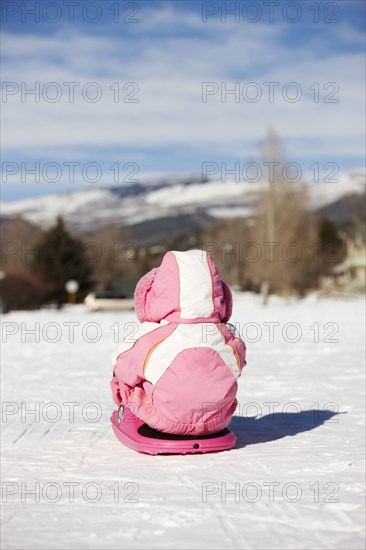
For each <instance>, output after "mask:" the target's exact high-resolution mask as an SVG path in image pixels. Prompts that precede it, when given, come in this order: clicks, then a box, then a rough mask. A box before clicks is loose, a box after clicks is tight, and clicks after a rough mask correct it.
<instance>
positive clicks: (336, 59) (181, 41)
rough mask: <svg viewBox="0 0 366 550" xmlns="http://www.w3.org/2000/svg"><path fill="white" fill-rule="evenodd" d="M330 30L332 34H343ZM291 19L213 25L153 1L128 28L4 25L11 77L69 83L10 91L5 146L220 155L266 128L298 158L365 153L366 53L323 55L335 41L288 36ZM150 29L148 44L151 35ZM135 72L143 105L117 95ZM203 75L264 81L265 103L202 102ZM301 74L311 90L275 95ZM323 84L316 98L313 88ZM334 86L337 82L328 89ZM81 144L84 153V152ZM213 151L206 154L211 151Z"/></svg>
mask: <svg viewBox="0 0 366 550" xmlns="http://www.w3.org/2000/svg"><path fill="white" fill-rule="evenodd" d="M175 27H176V28H180V29H191V30H196V31H197V30H198V31H199V30H200V29H201V30H202V33H201V34H199V33H198V32H195V33H194V34H190V35H188V36H185V37H182V36H179V33H178V36H172V35H170V34H168V33H167V34H166V36H164V33H163V34H162V36H160V37H159V36H157V35H151V32H152V31H153V30H154V29H155V30H156V31H158V30H159V29H162V28H169V29H173V28H175ZM336 31H337V32H338V33H339V36H340V40H342V41H350V43H356V42H357V43H359V36H358V34H357V33H354V35H352V33H351V29H350V27H349V26H347V25H344V26H342V25H341V24H338V25H337V29H336ZM336 31H332V32H336ZM285 33H286V27H285V26H283V25H276V26H274V25H272V26H271V25H263V24H256V25H250V26H246V27H245V32H244V29H243V27H242V26H238V25H235V24H226V25H222V24H221V23H217V22H216V23H211V24H210V26H209V27H208V26H205V25H204V24H203V23H202V22H201V21H200V18H199V16H197V15H194V14H189V13H186V12H179V13H178V12H177V11H176V10H175V9H173V8H171V7H166V8H165V9H163V10H161V11H160V12H157V11H156V12H154V11H151V12H150V15H149V16H148V17H145V22H141V23H140V24H138V25H136V33H135V35H136V36H135V37H134V38H135V39H134V38H131V35H130V34H129V35H123V33H121V35H120V36H116V35H115V34H112V35H110V36H107V35H103V36H101V35H86V34H80V31H79V30H77V29H76V28H75V27H74V28H71V29H69V30H67V31H62V32H58V33H55V34H54V35H53V36H40V35H38V36H35V35H32V36H25V35H23V36H19V35H16V36H15V35H12V34H9V33H6V34H5V33H4V34H3V37H2V38H3V53H4V62H3V80H4V81H14V82H27V84H28V86H29V87H32V86H34V82H35V81H37V82H40V83H41V85H42V84H44V83H48V82H57V83H58V84H59V85H60V86H61V90H62V92H63V96H62V99H61V100H60V101H59V102H57V103H47V102H45V101H44V100H42V99H41V101H40V103H35V102H34V100H33V99H32V98H31V97H29V98H28V100H27V101H26V102H25V103H21V102H20V96H19V94H17V95H16V96H13V97H9V98H8V102H7V103H6V104H3V127H4V135H3V138H4V139H3V147H4V154H5V156H6V157H8V158H10V157H11V155H14V156H15V155H17V156H20V157H21V156H23V157H25V156H26V157H28V156H31V155H35V154H39V152H40V151H42V155H43V156H45V157H48V158H53V159H56V158H57V157H55V156H54V155H59V156H60V157H62V156H63V157H64V156H65V154H68V152H69V151H70V150H71V151H73V150H74V151H78V150H80V151H84V152H85V151H87V150H88V149H98V148H103V149H106V148H122V149H123V148H126V147H128V148H133V149H137V150H142V151H143V150H144V149H148V148H159V147H160V148H168V147H171V146H176V147H179V148H183V149H184V148H194V149H196V150H197V151H201V152H202V155H203V156H204V158H205V159H206V157H207V155H208V153H207V152H208V151H212V153H215V154H217V153H220V152H221V153H222V154H223V155H241V156H243V155H245V154H246V153H251V152H252V150H253V145H255V144H256V142H257V141H258V140H259V139H261V138H262V137H263V135H264V134H265V132H266V130H267V128H268V126H269V125H270V126H273V127H274V128H276V129H277V131H278V132H279V134H280V135H281V137H283V138H284V139H285V140H287V146H288V149H289V154H290V155H292V156H301V155H304V156H309V155H322V156H324V155H325V156H326V155H328V156H329V159H330V160H331V159H332V157H333V156H336V155H346V156H347V155H350V156H354V155H362V154H363V130H364V128H363V113H364V104H363V86H364V80H363V79H364V73H363V56H362V55H361V54H359V53H352V52H350V53H337V52H333V53H332V52H330V51H328V48H327V47H324V53H323V55H322V56H320V55H319V47H321V45H322V44H326V40H325V39H323V38H322V36H319V37H318V39H317V42H316V44H315V46H314V47H313V46H311V45H309V47H308V48H307V49H306V50H300V49H297V50H295V49H293V48H290V47H288V46H286V45H285V42H284V37H285ZM149 39H150V42H149ZM70 81H74V82H80V84H81V86H80V87H79V88H78V89H80V88H81V87H82V85H84V84H85V83H88V82H92V81H94V82H97V83H98V85H99V86H100V87H101V89H102V92H103V95H102V98H101V100H100V101H99V102H97V103H88V102H86V101H84V100H82V99H81V98H80V96H79V94H77V96H76V97H77V99H76V101H75V103H73V104H71V103H69V102H68V100H67V93H68V90H67V87H66V86H64V85H63V83H64V82H70ZM116 81H118V82H121V83H125V82H129V81H130V82H136V83H137V84H138V85H139V93H138V94H137V97H138V98H139V103H137V104H135V103H122V102H120V103H115V102H114V101H113V93H112V91H111V90H110V89H109V87H110V86H111V85H112V84H113V82H116ZM203 81H215V82H217V83H218V84H219V85H220V83H221V82H225V83H226V86H227V88H228V89H230V88H232V87H233V86H234V85H235V82H241V83H242V84H245V83H246V82H248V81H256V82H258V83H259V84H260V85H261V87H262V93H263V94H264V95H263V98H262V99H261V100H260V101H259V102H258V103H249V102H245V101H244V100H243V99H241V100H240V102H239V103H235V102H234V101H233V100H232V99H231V98H232V96H227V102H226V103H222V102H221V101H220V94H216V95H215V96H214V97H211V98H209V100H208V102H207V103H202V100H201V88H202V82H203ZM290 81H295V82H297V83H298V85H299V86H301V89H302V91H303V97H302V99H301V100H300V101H299V102H298V103H289V102H286V101H284V99H283V98H282V95H281V93H280V92H278V88H276V96H275V97H276V100H275V101H274V103H270V102H269V101H268V88H267V87H265V86H263V82H280V84H281V86H280V89H282V87H283V85H285V84H286V83H288V82H290ZM315 82H319V84H320V94H321V96H320V99H321V101H320V102H319V103H314V100H313V97H312V94H313V92H312V91H311V90H309V89H308V88H309V86H311V85H312V84H313V83H315ZM326 82H336V83H337V85H339V88H340V89H339V92H338V93H337V94H336V96H335V97H336V98H338V99H339V102H338V103H335V104H331V103H324V102H323V99H324V95H325V93H326V92H325V91H324V90H322V86H323V84H324V83H326ZM330 91H331V88H330V89H328V93H329V92H330ZM76 154H77V153H76ZM207 160H209V159H207Z"/></svg>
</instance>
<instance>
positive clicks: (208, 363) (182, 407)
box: [111, 250, 246, 435]
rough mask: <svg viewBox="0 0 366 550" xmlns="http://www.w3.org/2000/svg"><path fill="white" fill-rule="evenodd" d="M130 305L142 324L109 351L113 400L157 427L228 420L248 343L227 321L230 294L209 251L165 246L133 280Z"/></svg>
mask: <svg viewBox="0 0 366 550" xmlns="http://www.w3.org/2000/svg"><path fill="white" fill-rule="evenodd" d="M135 309H136V314H137V317H138V318H139V320H140V321H141V323H142V324H141V325H140V326H139V327H138V328H137V330H136V331H135V333H134V334H133V335H130V336H129V337H127V338H126V339H125V340H124V341H123V342H122V343H120V344H119V346H118V348H117V351H116V353H115V354H114V356H113V363H114V377H113V379H112V382H111V387H112V392H113V397H114V401H115V402H116V403H117V404H118V405H120V404H121V403H122V404H123V405H125V406H127V407H130V409H131V410H132V412H134V414H135V415H136V416H138V417H139V418H141V419H142V420H143V421H144V422H145V423H146V424H148V425H149V426H150V427H152V428H155V429H156V430H159V431H162V432H167V433H173V434H183V435H203V434H209V433H215V432H219V431H220V430H222V429H224V428H226V427H227V426H228V424H229V423H230V420H231V417H232V415H233V413H234V410H235V408H236V405H237V401H236V392H237V378H238V377H239V376H240V374H241V371H242V368H243V366H244V365H245V351H246V350H245V345H244V342H243V341H242V340H241V339H240V338H238V337H236V336H234V334H233V332H232V330H231V329H230V328H229V326H228V325H226V322H227V321H228V320H229V319H230V316H231V312H232V296H231V292H230V290H229V287H228V286H227V285H226V284H225V283H224V282H223V281H222V280H221V278H220V276H219V274H218V271H217V267H216V265H215V263H214V261H213V260H212V258H211V256H210V255H209V254H207V253H206V252H205V251H202V250H190V251H188V252H176V251H170V252H167V253H166V254H165V256H164V258H163V261H162V264H161V266H160V267H159V268H154V269H152V270H151V271H149V272H148V273H147V274H146V275H144V277H142V278H141V279H140V281H139V282H138V284H137V286H136V290H135ZM232 328H233V327H232Z"/></svg>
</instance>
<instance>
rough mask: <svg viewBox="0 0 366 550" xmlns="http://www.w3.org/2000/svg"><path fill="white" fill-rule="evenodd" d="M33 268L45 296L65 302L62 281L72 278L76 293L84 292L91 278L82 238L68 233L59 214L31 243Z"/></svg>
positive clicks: (88, 286) (89, 286)
mask: <svg viewBox="0 0 366 550" xmlns="http://www.w3.org/2000/svg"><path fill="white" fill-rule="evenodd" d="M35 249H36V254H35V260H34V263H33V270H34V271H35V272H36V273H37V274H39V275H40V276H41V277H42V281H43V284H44V285H45V287H46V289H47V291H46V297H47V299H49V300H51V299H53V300H57V301H58V302H59V303H62V302H64V301H66V298H67V295H66V291H65V283H66V281H68V280H70V279H75V280H76V281H77V282H78V283H79V285H80V286H79V292H80V293H81V294H85V293H86V292H87V291H88V290H90V288H91V286H92V284H93V281H92V279H91V276H92V268H91V265H90V263H89V262H88V261H87V260H86V258H85V257H84V244H83V241H81V240H80V239H78V238H76V237H74V236H72V235H71V233H70V232H69V231H68V230H67V229H66V227H65V224H64V221H63V219H62V217H61V216H58V218H57V220H56V224H55V225H54V226H53V227H51V228H50V229H49V230H48V231H46V232H45V233H44V234H43V236H42V237H41V238H40V240H39V241H38V242H37V243H36V245H35Z"/></svg>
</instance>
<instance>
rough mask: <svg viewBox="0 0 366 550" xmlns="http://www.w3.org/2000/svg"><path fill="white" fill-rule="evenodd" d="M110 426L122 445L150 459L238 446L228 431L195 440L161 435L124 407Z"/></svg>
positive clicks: (112, 419)
mask: <svg viewBox="0 0 366 550" xmlns="http://www.w3.org/2000/svg"><path fill="white" fill-rule="evenodd" d="M111 422H112V427H113V431H114V433H115V434H116V436H117V438H118V439H119V440H120V441H121V443H123V444H124V445H126V446H127V447H130V448H131V449H133V450H134V451H138V452H139V453H147V454H150V455H158V454H188V453H212V452H217V451H228V450H229V449H232V448H233V447H234V446H235V443H236V436H235V435H234V434H233V433H232V432H231V431H230V430H228V429H227V428H226V429H225V430H222V431H221V432H219V433H216V434H211V435H201V436H196V437H194V436H190V435H174V434H167V433H163V432H158V431H157V430H154V429H153V428H150V426H148V425H147V424H144V422H143V421H142V420H140V419H139V418H137V417H136V416H135V415H134V414H133V413H132V412H131V411H130V410H129V409H123V406H120V408H119V409H118V411H114V412H113V413H112V416H111Z"/></svg>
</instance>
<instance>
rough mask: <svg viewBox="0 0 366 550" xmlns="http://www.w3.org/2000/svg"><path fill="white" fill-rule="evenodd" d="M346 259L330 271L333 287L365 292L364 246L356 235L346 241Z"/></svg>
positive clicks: (365, 253)
mask: <svg viewBox="0 0 366 550" xmlns="http://www.w3.org/2000/svg"><path fill="white" fill-rule="evenodd" d="M346 244H347V248H346V257H345V259H344V260H343V262H342V263H340V264H337V265H336V266H334V267H333V269H332V270H331V273H332V279H333V282H334V287H336V288H339V289H344V290H362V289H363V290H365V285H366V246H365V243H364V241H363V239H362V237H361V236H360V234H359V233H358V234H357V235H356V237H355V238H354V239H348V240H347V243H346Z"/></svg>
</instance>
